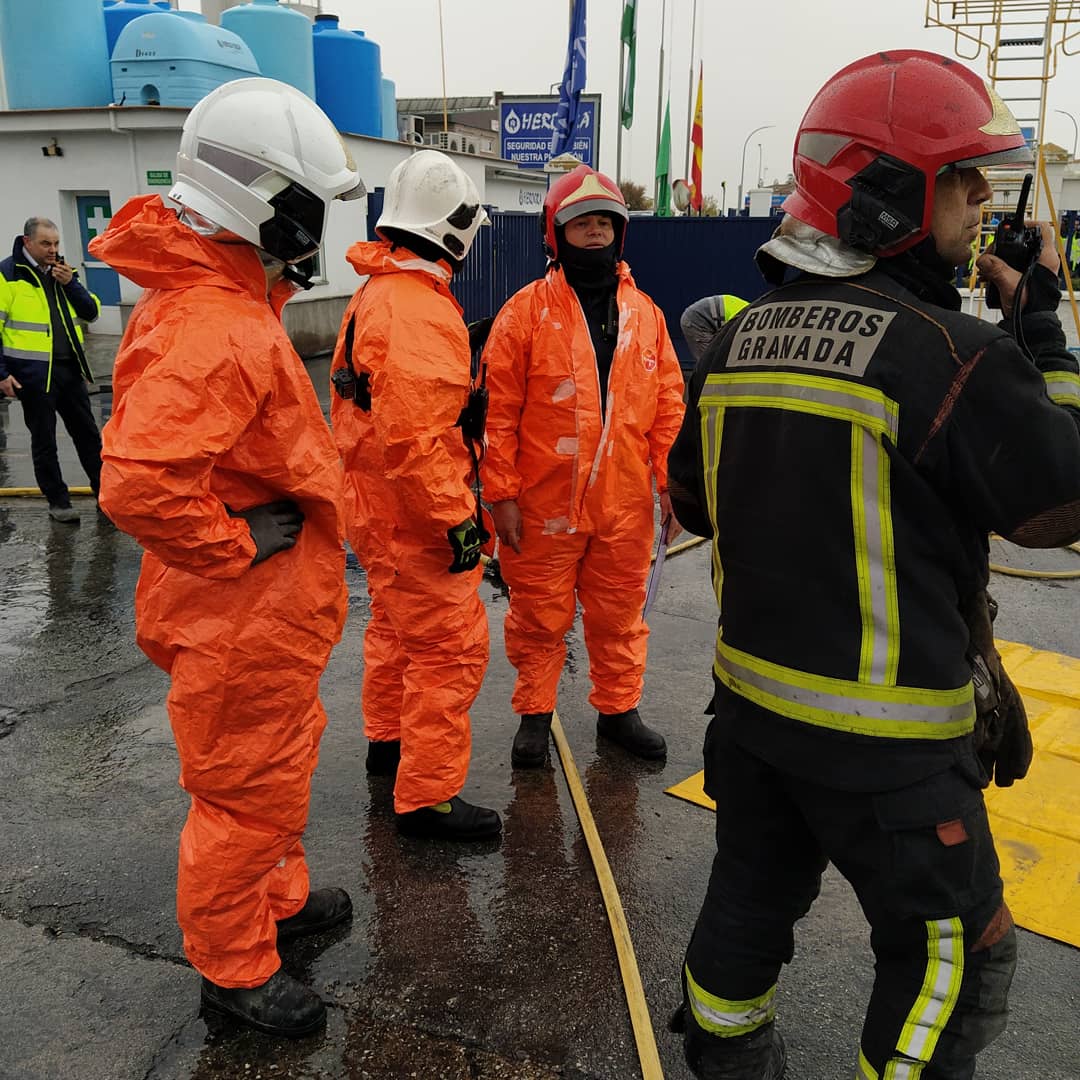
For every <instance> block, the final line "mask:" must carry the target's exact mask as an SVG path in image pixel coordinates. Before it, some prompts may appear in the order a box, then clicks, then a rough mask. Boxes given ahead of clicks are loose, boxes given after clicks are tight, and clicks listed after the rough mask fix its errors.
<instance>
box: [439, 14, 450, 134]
mask: <svg viewBox="0 0 1080 1080" xmlns="http://www.w3.org/2000/svg"><path fill="white" fill-rule="evenodd" d="M439 60H440V62H441V63H442V129H443V132H444V133H446V132H448V131H449V130H450V122H449V118H448V117H447V111H446V46H445V45H444V44H443V21H442V0H439Z"/></svg>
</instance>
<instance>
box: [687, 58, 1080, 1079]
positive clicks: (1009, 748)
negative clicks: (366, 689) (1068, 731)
mask: <svg viewBox="0 0 1080 1080" xmlns="http://www.w3.org/2000/svg"><path fill="white" fill-rule="evenodd" d="M1029 160H1030V152H1029V150H1028V147H1027V144H1026V142H1025V139H1024V136H1023V134H1022V133H1021V130H1020V128H1019V126H1018V125H1017V123H1016V121H1015V119H1014V118H1013V116H1012V115H1011V113H1010V112H1009V110H1008V107H1007V106H1006V105H1005V103H1004V102H1003V101H1002V100H1001V99H1000V98H999V97H997V95H996V94H995V93H994V92H993V91H992V90H991V89H990V88H988V87H987V86H986V85H985V84H984V83H983V81H982V80H981V79H980V78H978V77H977V76H976V75H975V74H973V73H972V72H970V71H968V70H967V69H966V68H964V67H963V66H962V65H961V64H959V63H957V62H956V61H955V60H950V59H947V58H945V57H942V56H937V55H935V54H932V53H925V52H917V51H897V52H887V53H886V52H883V53H876V54H874V55H873V56H870V57H867V58H866V59H864V60H860V61H857V62H855V63H853V64H851V65H849V66H848V67H847V68H845V69H844V70H843V71H841V72H840V73H839V74H838V75H836V76H834V77H833V78H832V79H830V80H829V81H828V83H827V84H826V85H825V87H824V89H823V90H822V91H821V92H820V93H819V94H818V96H817V97H816V98H815V99H814V101H813V102H812V103H811V105H810V107H809V109H808V111H807V113H806V116H805V117H804V118H803V121H802V124H801V127H800V130H799V134H798V136H797V139H796V148H795V162H794V173H795V182H796V187H795V191H794V193H793V194H792V195H791V196H789V197H788V199H787V200H786V202H785V204H784V209H785V211H786V212H787V217H786V218H785V219H784V221H783V223H782V224H781V227H780V229H779V230H778V232H777V235H776V236H775V237H774V238H773V239H772V240H770V241H769V242H768V243H766V244H765V245H764V246H763V247H762V249H761V250H760V251H759V253H758V262H759V265H761V267H762V269H763V270H764V271H765V274H766V277H767V278H768V279H769V280H770V281H771V283H772V284H774V285H776V286H778V287H777V288H775V289H774V290H773V291H772V292H770V293H767V294H766V295H765V296H763V297H762V298H761V299H759V300H757V301H755V302H754V303H753V304H751V305H750V306H749V307H748V308H746V309H745V310H744V311H743V312H742V313H741V314H740V315H738V316H737V317H736V319H735V320H733V322H732V323H731V325H729V326H728V327H726V328H725V329H724V331H723V333H722V334H721V335H720V337H719V339H718V340H717V342H716V343H715V344H714V345H713V346H712V347H711V348H710V350H709V352H708V353H707V358H706V361H705V363H704V364H701V365H699V366H698V368H697V370H696V371H695V373H694V377H693V379H692V380H691V384H690V390H689V401H688V405H687V415H686V421H685V422H684V425H683V429H682V431H681V432H680V434H679V437H678V439H677V440H676V443H675V446H674V448H673V449H672V452H671V455H670V458H669V475H670V484H671V487H670V490H671V496H672V504H673V508H674V511H675V514H676V516H677V517H678V518H679V520H680V521H681V522H682V524H683V525H684V526H685V527H686V528H688V529H690V530H691V531H693V532H696V533H698V534H700V535H703V536H711V537H712V538H713V558H712V580H713V584H714V587H715V590H716V595H717V601H718V604H719V607H720V612H721V627H720V631H719V633H718V634H717V641H716V652H715V658H714V663H713V673H714V680H715V691H714V697H713V711H714V713H715V716H714V719H713V721H712V723H711V724H710V726H709V730H708V733H707V735H706V738H705V789H706V791H707V792H708V793H709V795H711V796H712V797H713V798H714V799H715V800H716V804H717V822H716V840H717V855H716V859H715V861H714V863H713V871H712V877H711V880H710V882H709V887H708V892H707V894H706V897H705V901H704V904H703V907H702V910H701V914H700V916H699V918H698V922H697V926H696V928H695V930H694V935H693V938H692V940H691V942H690V945H689V948H688V951H687V955H686V964H685V967H684V969H683V987H684V1006H683V1009H682V1020H683V1024H684V1027H685V1044H684V1045H685V1051H686V1056H687V1060H688V1062H689V1064H690V1067H691V1069H692V1070H693V1072H694V1074H695V1075H696V1076H698V1077H701V1078H707V1080H727V1078H739V1080H778V1078H779V1077H781V1076H782V1075H783V1072H784V1064H785V1052H784V1047H783V1043H782V1041H781V1039H780V1036H779V1034H778V1033H777V1032H776V1030H775V1025H774V1016H775V1010H776V993H777V980H778V977H779V974H780V969H781V968H782V966H783V965H784V964H785V963H787V962H788V961H790V960H791V957H792V950H793V947H794V937H793V927H794V924H795V923H796V921H797V920H798V919H799V918H800V917H802V916H803V915H804V914H805V913H806V912H807V910H808V909H809V907H810V905H811V904H812V903H813V901H814V899H815V897H816V896H817V894H818V891H819V888H820V883H821V874H822V871H823V870H824V869H825V866H826V864H827V863H828V862H830V861H831V862H832V863H833V864H834V865H835V866H836V867H837V869H838V870H839V871H840V872H841V873H842V874H843V875H844V876H845V877H846V878H847V879H848V880H849V881H850V882H851V884H852V886H853V887H854V889H855V892H856V894H857V896H858V898H859V902H860V904H861V905H862V909H863V911H864V913H865V914H866V917H867V920H868V921H869V923H870V927H871V939H870V940H871V945H872V947H873V950H874V957H875V983H874V990H873V994H872V996H871V998H870V1004H869V1008H868V1011H867V1015H866V1021H865V1024H864V1026H863V1030H862V1035H861V1040H860V1052H859V1057H858V1063H857V1065H856V1071H855V1075H856V1076H857V1077H858V1078H860V1080H885V1078H892V1077H902V1076H910V1077H914V1076H920V1077H922V1078H923V1080H961V1078H963V1080H967V1078H970V1077H972V1076H974V1074H975V1057H976V1055H977V1054H978V1053H979V1051H980V1050H982V1049H983V1048H984V1047H985V1046H986V1045H987V1044H988V1043H989V1042H990V1041H991V1040H992V1039H994V1038H995V1037H996V1036H997V1035H999V1034H1000V1033H1001V1032H1002V1031H1003V1030H1004V1028H1005V1021H1006V1015H1007V1000H1008V992H1009V986H1010V983H1011V980H1012V975H1013V970H1014V968H1015V964H1016V936H1015V933H1014V930H1013V922H1012V916H1011V915H1010V913H1009V908H1008V906H1007V905H1006V903H1005V901H1004V899H1003V890H1002V881H1001V876H1000V872H999V867H998V860H997V856H996V854H995V851H994V843H993V838H992V837H991V834H990V828H989V824H988V821H987V815H986V808H985V805H984V802H983V796H982V790H981V789H982V788H983V787H984V786H985V785H986V784H987V783H988V782H989V778H990V776H991V775H992V776H993V778H994V780H995V782H996V783H997V784H999V785H1009V784H1011V783H1013V781H1014V780H1017V779H1020V778H1021V777H1023V776H1024V775H1025V773H1026V771H1027V768H1028V765H1029V763H1030V760H1031V753H1032V749H1031V740H1030V736H1029V735H1028V732H1027V725H1026V720H1025V717H1024V715H1023V708H1022V706H1021V705H1020V704H1019V700H1018V698H1017V697H1016V696H1015V691H1014V690H1013V688H1012V686H1011V684H1010V683H1009V681H1008V679H1007V677H1006V676H1005V675H1004V673H1003V671H1002V670H1001V667H1000V658H999V657H998V655H997V653H996V650H995V649H994V646H993V636H992V632H991V629H990V619H991V615H990V605H989V604H988V601H987V596H986V585H987V580H988V566H987V542H988V533H989V532H990V531H991V530H995V531H997V532H998V533H1000V534H1001V535H1003V536H1005V537H1007V538H1009V539H1010V540H1013V541H1014V542H1016V543H1019V544H1022V545H1025V546H1028V547H1052V546H1056V545H1058V544H1065V543H1068V542H1070V541H1073V540H1076V539H1077V538H1078V537H1080V373H1078V370H1077V362H1076V359H1075V358H1074V357H1073V356H1072V355H1071V354H1070V353H1069V351H1068V350H1067V348H1066V347H1065V337H1064V334H1063V332H1062V328H1061V324H1060V322H1059V321H1058V318H1057V316H1056V314H1055V308H1056V307H1057V304H1058V301H1059V299H1060V293H1059V291H1058V285H1057V271H1058V256H1057V252H1056V249H1055V247H1054V242H1053V232H1052V229H1051V227H1050V226H1049V225H1042V226H1040V231H1041V235H1042V247H1041V253H1040V254H1038V256H1037V258H1035V259H1034V260H1033V261H1030V263H1029V265H1028V268H1027V270H1026V271H1025V272H1024V273H1023V276H1021V273H1020V272H1018V271H1017V270H1016V269H1013V268H1012V267H1010V266H1009V265H1008V264H1006V263H1005V262H1004V261H1002V260H1001V259H999V258H997V257H995V256H994V255H993V254H984V255H982V256H980V258H979V263H978V266H979V271H980V273H981V274H982V276H983V277H984V278H986V279H988V280H990V281H992V282H993V283H994V284H995V285H996V286H997V289H998V292H999V294H1000V296H1001V305H1002V310H1003V313H1004V314H1005V315H1006V320H1005V321H1004V322H1003V323H1002V324H1001V326H1000V327H997V326H994V325H993V324H992V323H989V322H986V321H983V320H981V319H977V318H974V317H972V316H969V315H964V314H962V313H961V312H960V297H959V294H958V293H957V291H956V289H955V288H954V287H953V285H952V280H953V277H954V272H955V267H956V266H957V265H961V264H963V263H964V262H965V261H966V260H967V259H968V258H969V257H970V253H971V242H972V240H973V239H974V238H975V236H977V235H978V232H979V229H980V227H981V216H982V210H981V207H982V204H983V203H984V202H986V201H987V200H988V199H989V198H990V195H991V189H990V185H989V184H988V182H987V181H986V179H985V177H984V176H983V173H982V171H981V167H982V166H986V165H990V164H996V163H1007V162H1015V163H1019V162H1025V161H1029ZM1038 236H1039V234H1038V233H1033V234H1032V235H1031V241H1032V244H1031V249H1030V250H1031V253H1032V254H1034V249H1035V247H1037V244H1038ZM1017 261H1018V262H1022V261H1023V260H1020V259H1018V260H1017Z"/></svg>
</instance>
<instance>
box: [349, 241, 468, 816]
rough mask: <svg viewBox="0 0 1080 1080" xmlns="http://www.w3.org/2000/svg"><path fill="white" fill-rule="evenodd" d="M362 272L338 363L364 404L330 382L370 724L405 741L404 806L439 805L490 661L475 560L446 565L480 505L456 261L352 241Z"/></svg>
mask: <svg viewBox="0 0 1080 1080" xmlns="http://www.w3.org/2000/svg"><path fill="white" fill-rule="evenodd" d="M348 259H349V262H350V263H352V265H353V267H354V268H355V269H356V272H357V273H358V274H361V275H365V274H367V275H370V278H369V280H368V281H367V282H366V283H365V284H364V285H363V286H362V287H361V288H360V289H359V290H358V291H357V293H356V295H355V296H354V297H353V298H352V300H351V302H350V303H349V306H348V308H347V310H346V312H345V318H344V321H343V323H342V331H341V333H340V335H339V336H338V344H337V349H336V351H335V353H334V360H333V364H332V374H333V373H334V372H337V371H339V370H341V369H342V368H344V367H345V366H346V365H345V337H346V333H347V328H348V326H349V324H350V322H352V323H353V325H354V334H355V337H354V341H353V350H352V363H353V368H354V370H355V372H356V374H357V375H358V376H360V377H361V378H362V379H363V378H364V377H365V376H366V381H367V386H368V388H369V392H370V401H369V402H366V403H364V404H366V406H367V407H359V406H358V405H357V404H356V403H354V402H353V401H351V400H346V399H344V398H341V397H339V396H338V395H337V394H332V395H331V399H332V400H331V406H330V416H331V422H332V424H333V428H334V437H335V438H336V440H337V444H338V448H339V450H340V452H341V458H342V461H343V462H344V464H345V503H346V533H347V535H348V538H349V543H350V544H351V545H352V547H353V550H354V551H355V552H356V554H357V557H358V558H359V560H360V563H361V565H362V566H363V567H364V569H365V571H366V572H367V580H368V593H369V594H370V596H371V620H370V622H369V623H368V625H367V629H366V631H365V633H364V685H363V691H362V701H361V703H362V707H363V713H364V733H365V734H366V735H367V737H368V738H369V739H373V740H378V741H389V740H395V739H399V738H400V740H401V761H400V764H399V765H398V770H397V780H396V782H395V785H394V809H395V810H396V811H397V812H398V813H399V814H404V813H408V812H409V811H411V810H418V809H421V808H422V807H427V806H434V805H436V804H437V803H440V802H444V801H446V800H448V799H450V798H451V797H452V796H454V795H457V794H458V792H460V791H461V789H462V787H463V786H464V784H465V776H466V773H467V772H468V767H469V754H470V747H471V736H470V728H469V708H470V707H471V705H472V703H473V701H474V700H475V699H476V695H477V693H478V692H479V690H480V684H481V682H482V681H483V678H484V672H485V670H486V668H487V661H488V627H487V618H486V616H485V613H484V609H483V605H482V604H481V603H480V597H479V594H478V591H477V590H478V586H479V582H480V576H481V573H482V571H481V569H480V567H477V568H476V569H475V570H471V571H467V572H465V573H461V574H450V573H448V568H449V566H450V563H451V560H452V558H453V553H452V552H451V549H450V545H449V543H448V542H447V538H446V533H447V530H448V529H450V528H452V527H453V526H455V525H459V524H460V523H461V522H463V521H465V520H466V519H468V518H474V517H475V516H476V499H475V496H474V495H473V493H472V491H471V490H470V487H469V480H470V477H471V475H472V461H471V459H470V457H469V452H468V450H467V449H466V447H465V443H464V440H463V438H462V433H461V429H460V428H459V427H457V426H456V424H457V421H458V417H459V416H460V414H461V410H462V408H463V407H464V405H465V402H466V399H467V396H468V392H469V360H470V354H469V336H468V332H467V331H466V329H465V324H464V323H463V322H462V319H461V307H460V305H459V304H458V302H457V301H456V300H455V299H454V296H453V294H452V293H451V292H450V288H449V282H450V270H449V268H448V266H447V265H446V263H444V262H438V263H435V262H429V261H427V260H425V259H421V258H419V257H418V256H416V255H413V254H412V253H411V252H410V251H408V250H407V249H406V248H403V247H396V248H392V246H391V244H390V243H388V242H386V241H377V242H370V243H369V242H361V243H357V244H354V245H353V246H352V247H351V248H350V249H349V252H348Z"/></svg>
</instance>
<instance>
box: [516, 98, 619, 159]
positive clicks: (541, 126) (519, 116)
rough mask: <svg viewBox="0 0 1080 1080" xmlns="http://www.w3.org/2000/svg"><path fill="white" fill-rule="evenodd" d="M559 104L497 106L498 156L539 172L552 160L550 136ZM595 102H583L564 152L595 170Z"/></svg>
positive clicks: (535, 103)
mask: <svg viewBox="0 0 1080 1080" xmlns="http://www.w3.org/2000/svg"><path fill="white" fill-rule="evenodd" d="M558 112H559V103H558V101H557V100H553V101H502V102H500V104H499V154H500V156H501V157H503V158H505V159H506V160H507V161H512V162H514V164H516V165H518V166H519V167H520V168H522V169H542V168H543V167H544V166H545V165H546V164H547V163H548V161H549V160H550V159H551V135H552V132H553V131H554V130H555V117H556V115H557V114H558ZM597 143H598V140H597V133H596V102H595V101H584V100H583V101H582V102H581V105H580V106H579V108H578V120H577V126H576V127H575V128H574V137H573V140H572V142H571V143H570V144H569V145H568V146H567V148H566V149H567V151H568V152H569V153H571V154H573V155H574V157H577V158H581V160H582V161H584V162H585V164H586V165H590V166H592V168H594V169H595V168H596V148H597Z"/></svg>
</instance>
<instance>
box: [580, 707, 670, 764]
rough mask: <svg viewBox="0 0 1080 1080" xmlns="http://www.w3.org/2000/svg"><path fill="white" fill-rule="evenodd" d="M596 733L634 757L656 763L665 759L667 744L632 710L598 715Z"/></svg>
mask: <svg viewBox="0 0 1080 1080" xmlns="http://www.w3.org/2000/svg"><path fill="white" fill-rule="evenodd" d="M596 733H597V735H601V736H603V738H605V739H610V740H611V742H613V743H617V744H618V745H619V746H621V747H622V748H623V749H624V750H626V751H628V752H629V753H631V754H633V755H634V757H639V758H645V759H646V760H647V761H658V760H660V759H661V758H666V757H667V743H666V742H664V736H663V735H661V734H660V732H659V731H653V729H652V728H651V727H646V726H645V722H644V721H643V720H642V719H641V714H640V713H639V712H638V711H637V709H636V708H634V709H627V710H626V712H620V713H598V714H597V718H596Z"/></svg>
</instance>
